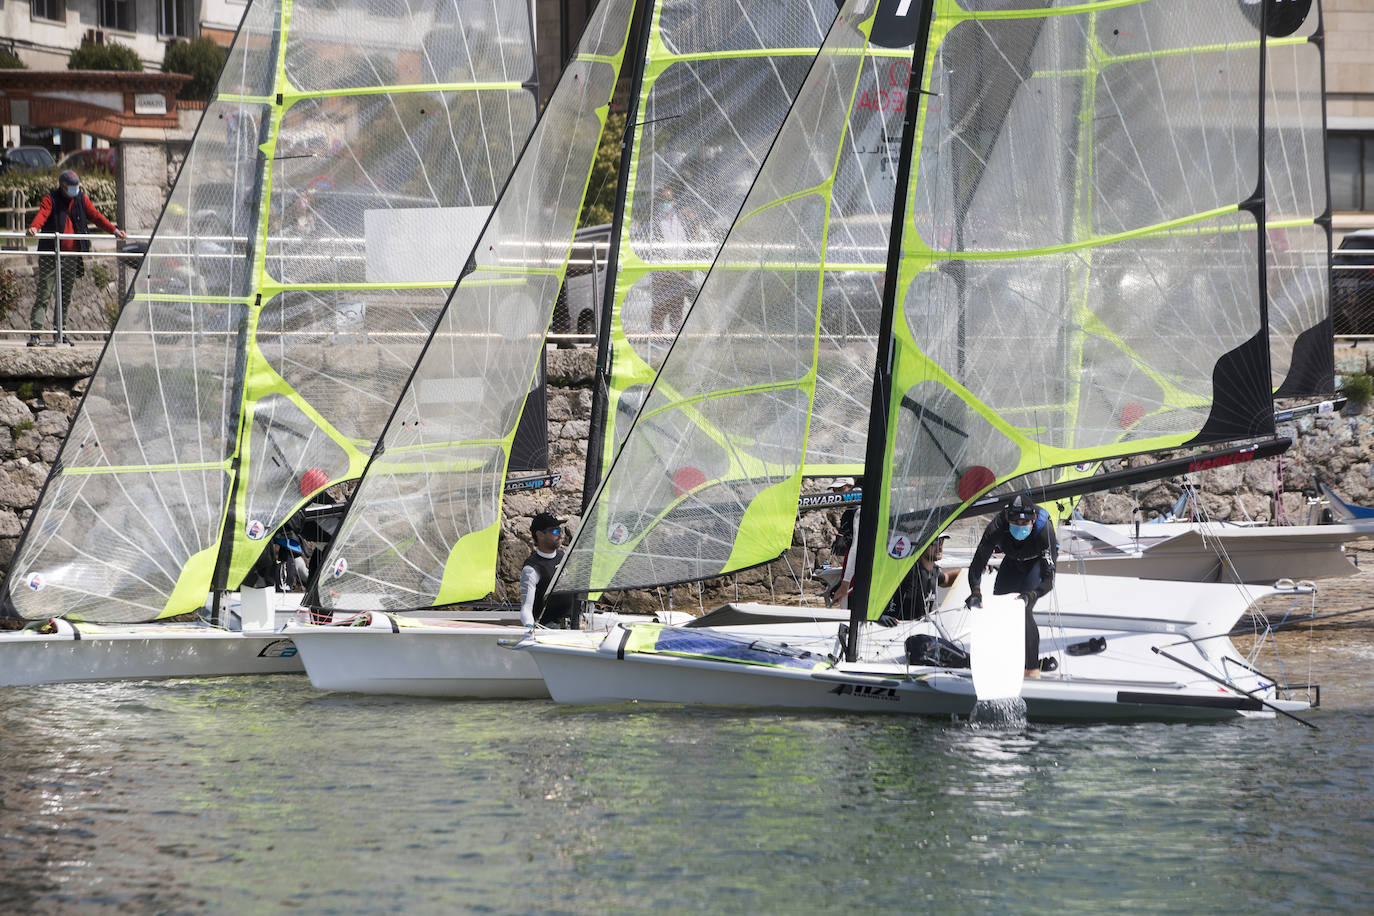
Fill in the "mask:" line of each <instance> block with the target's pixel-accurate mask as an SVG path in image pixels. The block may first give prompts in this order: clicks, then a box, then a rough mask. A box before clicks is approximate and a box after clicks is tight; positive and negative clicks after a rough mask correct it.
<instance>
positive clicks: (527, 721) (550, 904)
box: [0, 677, 1374, 913]
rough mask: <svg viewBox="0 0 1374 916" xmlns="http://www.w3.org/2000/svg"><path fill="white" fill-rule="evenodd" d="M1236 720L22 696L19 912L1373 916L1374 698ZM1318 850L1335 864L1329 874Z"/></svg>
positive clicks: (66, 689) (230, 691) (273, 694)
mask: <svg viewBox="0 0 1374 916" xmlns="http://www.w3.org/2000/svg"><path fill="white" fill-rule="evenodd" d="M1320 724H1322V726H1323V730H1322V731H1320V732H1309V731H1307V730H1305V729H1302V728H1300V727H1298V726H1296V725H1295V724H1293V723H1281V722H1251V723H1241V724H1238V725H1229V726H1227V725H1222V726H1215V725H1209V726H1177V725H1173V726H1170V725H1131V726H1097V727H1083V726H1078V727H1069V726H1039V725H1024V724H1022V725H1018V726H1014V727H1006V728H989V727H986V726H982V727H979V726H971V725H969V724H966V723H946V722H938V721H927V720H894V719H884V718H866V717H858V716H849V717H833V716H822V715H807V714H799V713H760V712H741V711H718V710H717V711H702V710H693V709H687V708H673V707H668V708H648V707H637V706H624V707H614V708H606V709H566V708H560V707H556V706H554V705H552V704H550V703H546V702H524V703H503V702H490V703H448V702H442V701H423V700H406V699H398V698H372V697H359V696H337V695H330V696H326V695H322V694H319V693H316V692H315V691H313V690H311V689H310V688H309V686H308V684H307V682H306V681H305V680H304V679H303V678H299V677H278V678H249V679H240V680H220V681H201V682H194V681H185V682H171V683H158V684H151V683H150V684H132V685H103V686H99V687H95V688H91V687H82V686H79V685H71V686H62V687H48V688H23V689H18V688H16V689H7V690H4V691H0V729H2V734H3V744H0V765H3V767H4V770H5V773H6V774H8V775H7V777H6V778H5V779H4V780H0V899H3V900H5V901H6V903H7V906H6V908H7V909H9V910H13V911H15V912H26V913H45V912H53V913H58V912H71V911H76V910H90V909H94V910H100V909H108V910H130V911H138V912H167V913H180V912H187V913H189V912H203V911H206V910H209V911H233V912H277V911H280V910H281V909H284V908H291V909H301V910H303V911H309V912H320V911H329V912H338V913H378V912H397V911H404V912H408V913H430V912H433V913H447V912H452V911H453V910H454V909H456V908H465V909H478V910H489V911H491V912H500V913H507V912H516V913H521V912H578V913H582V912H612V911H614V912H618V913H638V912H645V913H647V912H650V911H655V912H662V911H682V910H689V909H693V910H701V911H704V912H719V913H737V912H742V911H767V912H776V911H780V910H782V909H787V910H793V909H804V910H805V911H808V912H828V911H839V910H852V909H865V910H868V909H873V910H877V909H883V910H891V911H896V912H910V911H913V910H925V909H936V908H938V909H939V910H940V911H941V912H953V913H975V912H986V911H988V910H991V909H1001V910H1012V911H1019V912H1025V911H1039V910H1043V909H1047V908H1050V907H1053V908H1054V909H1056V910H1061V911H1065V912H1069V913H1076V912H1083V913H1087V912H1094V913H1100V912H1103V911H1104V909H1105V908H1107V907H1110V908H1112V909H1114V910H1116V909H1120V910H1127V911H1132V912H1178V911H1186V912H1200V911H1208V910H1220V909H1222V908H1225V909H1234V908H1244V907H1247V906H1248V907H1250V908H1253V909H1255V910H1257V911H1275V910H1289V911H1291V910H1304V911H1305V910H1310V909H1313V908H1336V907H1339V908H1343V909H1360V908H1368V907H1369V906H1370V905H1374V892H1371V891H1370V889H1369V888H1367V887H1366V886H1364V885H1365V884H1366V883H1367V882H1365V881H1363V880H1362V879H1361V877H1360V876H1361V875H1362V874H1363V873H1364V872H1365V871H1366V870H1367V866H1366V864H1365V862H1364V856H1365V853H1364V851H1365V850H1366V849H1367V848H1368V846H1369V845H1370V841H1371V840H1372V839H1374V823H1371V815H1370V814H1368V813H1367V812H1369V811H1370V810H1371V808H1374V806H1371V805H1370V804H1369V802H1370V799H1371V795H1372V794H1374V793H1372V792H1371V790H1374V785H1371V783H1374V771H1372V770H1371V766H1370V764H1369V763H1368V761H1369V760H1370V759H1371V758H1374V715H1371V714H1370V713H1363V712H1359V711H1347V712H1344V713H1341V714H1339V715H1323V716H1321V722H1320ZM1314 863H1323V864H1322V865H1321V867H1319V868H1314Z"/></svg>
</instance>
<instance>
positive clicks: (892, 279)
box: [844, 0, 962, 662]
mask: <svg viewBox="0 0 1374 916" xmlns="http://www.w3.org/2000/svg"><path fill="white" fill-rule="evenodd" d="M934 5H935V0H921V2H920V3H919V7H918V9H916V10H915V14H916V15H917V16H918V17H919V18H918V20H917V24H916V41H915V47H914V48H913V50H912V53H911V83H910V85H909V86H908V87H907V96H906V117H905V118H903V122H902V145H901V156H900V158H899V159H898V163H897V190H896V193H895V194H893V196H892V223H891V227H890V228H889V229H888V233H889V236H888V238H889V242H888V249H887V271H886V274H885V279H884V282H883V309H882V317H881V319H880V320H879V323H878V359H877V363H876V365H875V366H874V370H873V398H872V401H871V404H870V406H869V409H868V437H867V442H868V445H867V449H866V451H865V453H864V487H863V495H862V496H861V497H860V501H859V527H858V530H857V531H855V532H854V537H855V541H854V543H855V545H856V546H857V547H858V549H859V552H858V554H857V555H856V557H855V562H854V582H853V585H852V586H851V588H850V592H849V629H848V631H847V632H846V636H845V647H844V652H845V660H846V661H851V662H852V661H854V660H855V659H856V658H857V657H858V647H859V630H860V628H861V626H862V623H863V621H865V620H866V619H867V616H868V605H869V591H870V586H871V581H870V580H871V576H870V575H869V571H870V570H871V569H872V568H873V561H874V553H875V551H876V544H877V538H878V515H879V513H880V512H884V511H886V506H887V500H886V498H885V497H884V491H885V490H886V486H885V480H884V478H883V475H882V474H880V473H878V471H879V470H880V469H881V468H882V467H883V464H884V463H885V462H886V460H887V422H888V410H889V408H890V406H891V400H890V399H891V392H892V366H893V359H894V358H895V355H896V354H895V348H894V342H893V337H892V322H893V318H894V316H895V315H896V311H897V283H898V277H899V276H900V268H901V258H902V231H903V229H904V228H905V225H906V211H907V198H908V188H909V186H910V184H911V170H912V159H913V157H914V152H915V148H916V136H917V134H918V133H919V131H918V130H917V129H916V123H917V114H918V113H919V111H920V104H919V103H920V99H921V93H922V91H923V90H922V83H923V82H924V81H925V71H926V56H927V47H926V45H927V44H928V43H929V40H930V21H931V18H932V16H933V15H934ZM961 349H962V348H961Z"/></svg>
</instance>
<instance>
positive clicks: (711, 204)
mask: <svg viewBox="0 0 1374 916" xmlns="http://www.w3.org/2000/svg"><path fill="white" fill-rule="evenodd" d="M837 11H838V5H837V4H836V2H835V0H795V2H786V0H762V2H757V3H749V4H740V3H738V2H737V0H660V2H657V3H655V4H654V14H653V15H652V16H651V18H650V23H649V25H650V33H649V36H648V41H647V43H646V44H645V60H644V67H643V76H642V79H641V80H640V89H639V100H638V102H639V104H638V109H637V116H636V117H635V123H634V124H633V125H632V128H631V132H630V141H631V144H632V146H631V156H632V158H631V162H630V169H629V176H630V178H629V182H628V184H627V186H626V194H625V206H624V212H623V217H622V219H621V222H620V234H619V237H618V240H617V255H616V265H617V273H616V282H615V292H614V301H613V303H612V308H611V314H610V320H609V325H610V327H609V329H608V334H607V335H606V342H607V348H608V353H607V354H606V358H605V363H606V367H607V368H606V380H605V384H604V387H603V388H601V389H600V390H598V392H597V397H598V399H599V401H600V403H598V405H597V415H598V417H599V418H601V421H602V422H601V428H600V429H594V430H593V431H592V436H593V437H594V439H595V440H596V441H594V442H593V443H592V446H593V448H592V455H591V458H590V465H591V466H590V468H589V472H588V473H589V475H590V476H591V477H592V478H597V475H598V474H599V473H600V472H601V471H602V470H603V469H604V466H602V465H598V461H597V458H598V455H599V457H600V458H601V460H602V461H603V462H609V460H610V458H611V457H612V456H613V455H614V454H615V450H616V447H617V446H618V445H619V444H620V442H621V441H623V440H624V438H625V434H626V433H627V432H628V431H629V428H630V423H631V421H633V419H634V416H635V413H636V412H637V411H638V410H639V407H640V405H641V404H643V402H644V396H645V393H646V392H647V391H648V387H649V384H650V383H651V382H652V381H653V379H654V375H655V374H656V373H657V371H658V368H659V366H660V365H661V364H662V362H663V357H664V354H666V353H667V351H668V347H669V346H671V345H672V342H673V339H674V338H675V337H676V335H677V332H678V329H679V328H680V327H681V326H682V322H683V319H684V318H685V316H686V313H687V309H688V307H689V306H690V305H691V302H692V300H693V299H695V298H696V294H697V291H698V290H699V289H700V288H701V282H702V280H703V279H705V276H706V271H707V270H708V269H709V268H710V266H711V262H712V261H713V260H714V259H715V256H716V252H717V250H718V249H719V248H720V244H721V242H722V241H723V240H724V238H725V233H726V231H727V230H729V228H730V224H731V223H732V222H733V221H734V219H735V216H736V214H737V213H738V212H739V207H740V204H741V203H742V202H743V201H744V195H745V193H746V192H747V191H748V190H749V186H750V185H751V184H752V183H753V180H754V176H755V175H756V174H757V173H758V169H759V166H760V165H761V164H762V162H763V157H764V155H765V154H766V153H767V152H768V147H769V145H770V144H771V143H772V142H773V138H774V137H775V136H776V135H777V131H778V126H779V125H780V124H782V119H783V117H784V116H785V115H786V114H787V110H788V108H789V107H791V104H792V99H793V98H794V97H795V96H796V93H797V89H798V88H799V87H800V86H801V82H802V80H803V79H804V78H805V77H806V73H807V71H808V70H809V69H810V67H811V61H812V59H813V58H814V57H815V56H816V50H817V48H818V47H819V46H820V43H821V40H822V39H823V38H824V37H825V33H826V30H827V29H828V28H829V27H830V24H831V23H832V22H833V21H834V19H835V14H836V12H837ZM632 110H635V109H632ZM602 399H604V400H602ZM597 482H599V479H593V480H591V481H589V483H590V484H592V485H593V486H594V485H595V483H597Z"/></svg>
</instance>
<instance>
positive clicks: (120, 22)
mask: <svg viewBox="0 0 1374 916" xmlns="http://www.w3.org/2000/svg"><path fill="white" fill-rule="evenodd" d="M99 10H100V27H101V28H104V29H116V30H118V31H120V32H132V31H135V29H136V27H137V26H136V23H137V20H136V19H135V14H134V0H100V6H99Z"/></svg>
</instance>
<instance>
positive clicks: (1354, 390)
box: [1341, 372, 1374, 408]
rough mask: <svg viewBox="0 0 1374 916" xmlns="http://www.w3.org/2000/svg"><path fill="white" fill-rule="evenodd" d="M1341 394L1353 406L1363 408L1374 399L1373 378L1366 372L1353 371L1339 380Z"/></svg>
mask: <svg viewBox="0 0 1374 916" xmlns="http://www.w3.org/2000/svg"><path fill="white" fill-rule="evenodd" d="M1341 394H1343V395H1345V399H1346V401H1347V402H1348V403H1349V404H1351V405H1352V406H1354V407H1359V408H1363V407H1364V406H1365V405H1366V404H1368V403H1369V402H1370V400H1371V399H1374V378H1370V375H1369V373H1368V372H1354V373H1351V374H1350V375H1347V376H1346V377H1345V378H1344V379H1343V380H1342V381H1341Z"/></svg>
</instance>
